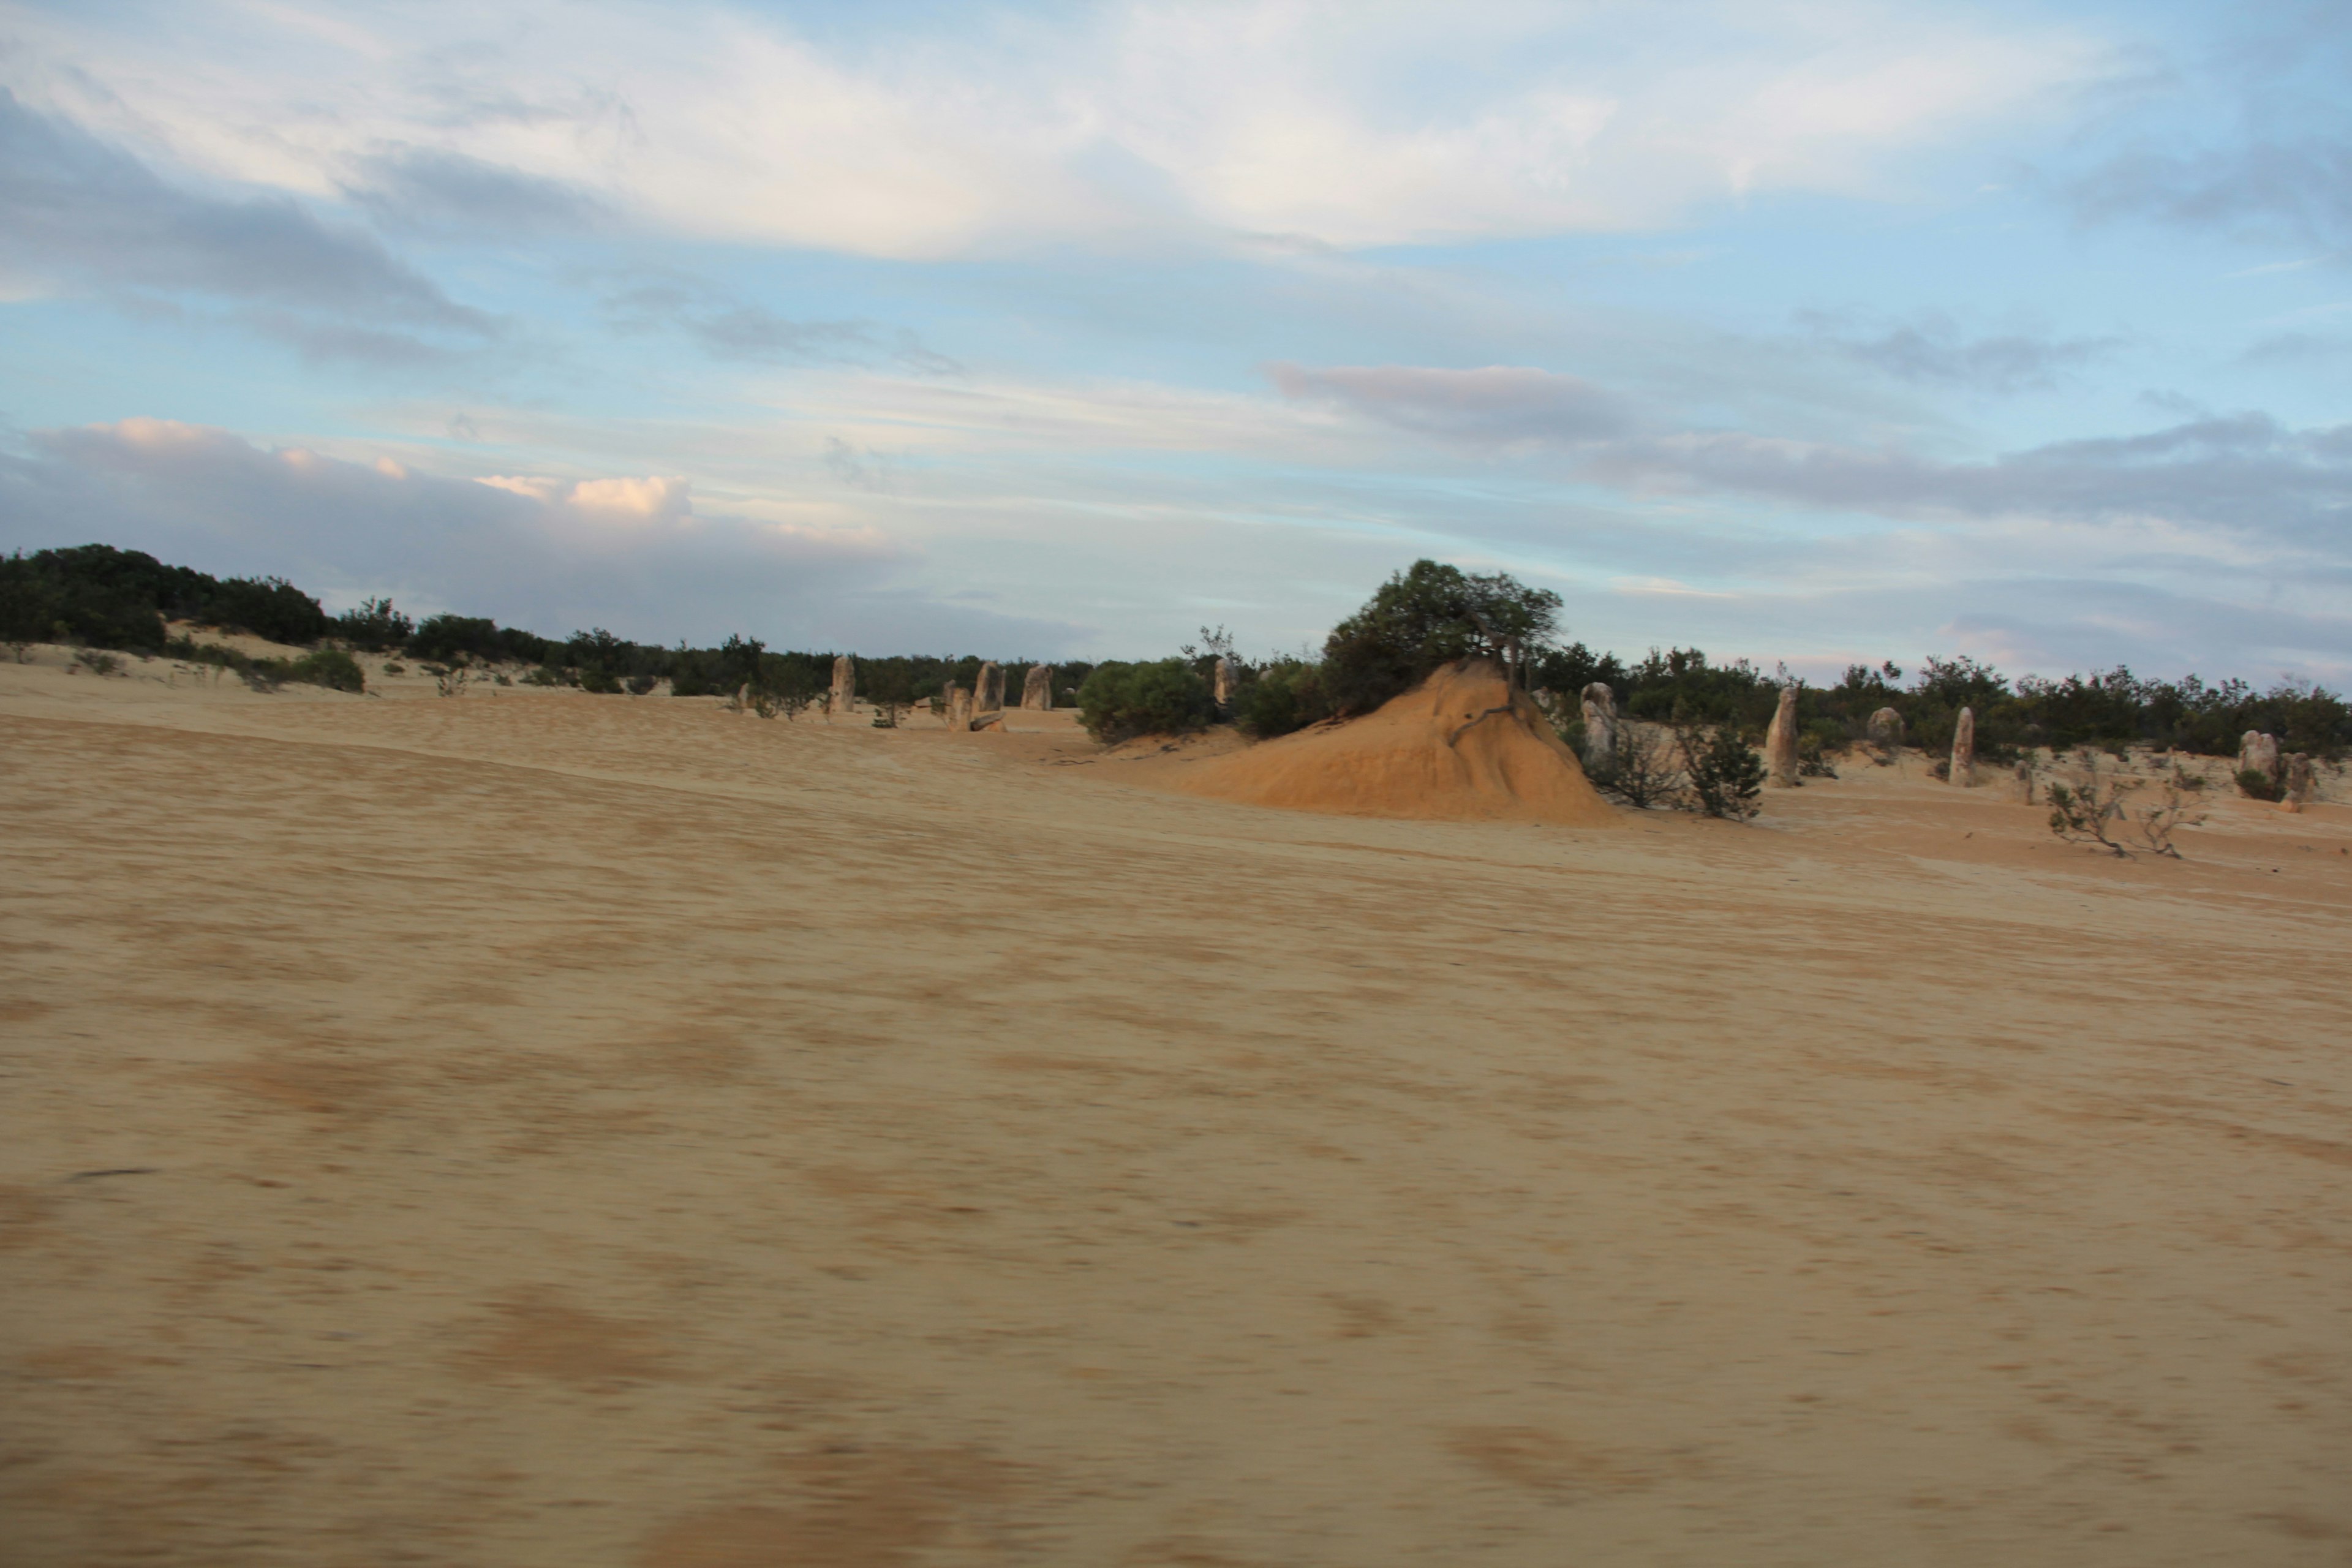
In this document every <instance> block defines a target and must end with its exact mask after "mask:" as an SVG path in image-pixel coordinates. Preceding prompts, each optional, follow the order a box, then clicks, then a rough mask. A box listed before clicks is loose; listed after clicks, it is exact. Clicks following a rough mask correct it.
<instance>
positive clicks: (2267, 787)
mask: <svg viewBox="0 0 2352 1568" xmlns="http://www.w3.org/2000/svg"><path fill="white" fill-rule="evenodd" d="M2238 793H2239V794H2240V795H2244V796H2245V797H2246V798H2247V799H2248V800H2284V799H2285V798H2286V786H2285V785H2284V784H2281V783H2280V782H2279V781H2278V780H2276V779H2274V778H2273V777H2271V775H2270V774H2268V773H2264V772H2263V770H2262V769H2260V768H2246V769H2244V770H2242V771H2241V772H2240V773H2239V774H2238Z"/></svg>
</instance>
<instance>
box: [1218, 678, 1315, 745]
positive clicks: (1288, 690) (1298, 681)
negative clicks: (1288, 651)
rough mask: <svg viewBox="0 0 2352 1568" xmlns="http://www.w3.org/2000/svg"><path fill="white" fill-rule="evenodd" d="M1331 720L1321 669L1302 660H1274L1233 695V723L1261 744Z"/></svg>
mask: <svg viewBox="0 0 2352 1568" xmlns="http://www.w3.org/2000/svg"><path fill="white" fill-rule="evenodd" d="M1329 717H1331V701H1330V699H1329V698H1328V696H1327V695H1326V694H1325V692H1324V689H1323V671H1322V668H1321V667H1320V666H1318V665H1313V664H1309V663H1308V662H1307V660H1305V659H1303V658H1286V659H1279V660H1276V662H1275V663H1272V664H1269V665H1267V666H1266V667H1265V668H1263V669H1261V670H1259V671H1257V673H1256V676H1255V679H1248V680H1244V682H1243V683H1242V684H1241V686H1240V687H1239V688H1238V689H1236V690H1235V691H1234V725H1235V726H1236V727H1237V728H1239V729H1240V730H1241V731H1242V733H1244V734H1245V735H1249V736H1252V737H1254V738H1255V739H1257V740H1260V741H1270V740H1272V739H1274V737H1276V735H1287V734H1289V733H1290V732H1291V731H1294V730H1304V729H1305V728H1307V725H1309V724H1316V723H1320V722H1321V721H1324V720H1326V719H1328V718H1329Z"/></svg>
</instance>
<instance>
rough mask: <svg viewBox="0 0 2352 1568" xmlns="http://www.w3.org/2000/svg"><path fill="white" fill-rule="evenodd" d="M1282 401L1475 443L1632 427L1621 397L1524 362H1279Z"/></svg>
mask: <svg viewBox="0 0 2352 1568" xmlns="http://www.w3.org/2000/svg"><path fill="white" fill-rule="evenodd" d="M1266 374H1267V376H1268V378H1269V379H1271V380H1272V381H1273V383H1274V384H1275V387H1276V390H1278V391H1279V392H1280V393H1281V394H1282V395H1284V396H1285V397H1288V398H1292V399H1297V400H1312V401H1319V402H1324V403H1328V404H1332V405H1338V406H1339V407H1343V408H1346V409H1349V410H1351V411H1353V412H1355V413H1358V414H1361V415H1364V416H1369V417H1370V418H1374V419H1378V420H1381V421H1382V422H1383V423H1386V424H1390V425H1395V426H1402V427H1403V428H1406V429H1409V430H1418V431H1425V432H1429V433H1432V434H1436V435H1443V436H1448V437H1457V438H1465V439H1472V440H1480V441H1497V442H1512V441H1528V440H1536V441H1570V442H1574V441H1590V440H1593V439H1596V438H1598V437H1604V436H1613V435H1617V434H1620V433H1622V432H1623V431H1625V430H1626V429H1628V428H1630V427H1631V426H1632V424H1633V415H1632V413H1631V411H1630V409H1629V408H1628V406H1627V405H1626V404H1625V402H1624V400H1623V399H1622V398H1620V397H1618V396H1616V395H1614V394H1612V393H1609V392H1605V391H1603V390H1602V389H1601V388H1600V387H1597V386H1595V385H1593V384H1591V382H1588V381H1583V380H1580V379H1579V378H1578V377H1576V376H1572V375H1562V374H1559V373H1557V372H1554V371H1548V370H1536V369H1531V368H1529V367H1527V366H1524V365H1486V366H1484V367H1481V368H1478V369H1474V370H1449V369H1443V368H1431V367H1426V366H1419V365H1397V364H1390V365H1331V366H1328V367H1325V368H1323V369H1319V370H1318V369H1309V368H1307V366H1305V365H1297V364H1289V363H1276V364H1272V365H1268V366H1267V367H1266Z"/></svg>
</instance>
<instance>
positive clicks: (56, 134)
mask: <svg viewBox="0 0 2352 1568" xmlns="http://www.w3.org/2000/svg"><path fill="white" fill-rule="evenodd" d="M0 271H5V272H6V273H8V274H10V275H13V276H14V277H15V278H16V279H19V280H20V283H21V284H24V285H28V286H30V287H32V288H34V289H37V290H40V291H46V292H51V293H60V294H95V295H98V296H100V297H105V298H115V299H124V298H129V299H131V300H139V301H144V302H147V303H149V304H152V303H154V302H156V301H170V300H197V301H202V302H205V303H206V304H209V305H214V306H227V307H230V308H231V309H232V310H233V312H234V314H235V317H236V319H238V320H242V321H247V322H248V323H249V324H251V325H253V326H255V327H257V328H258V329H259V330H261V331H265V332H267V333H269V334H270V335H273V336H278V337H281V338H285V339H288V340H289V341H292V342H296V343H297V345H298V346H300V347H303V348H304V349H305V350H306V352H312V353H317V354H320V355H321V356H326V357H356V358H362V359H373V360H378V361H393V360H401V359H408V360H421V359H425V358H431V357H436V356H438V355H441V354H445V353H447V352H448V348H447V345H448V343H449V342H452V341H456V342H467V343H473V344H478V343H480V342H485V341H487V340H488V339H490V338H492V337H494V336H495V335H496V334H497V332H498V331H499V327H498V323H497V321H495V320H494V319H493V318H492V317H491V316H489V315H488V314H486V313H485V312H483V311H480V310H473V309H471V308H469V307H467V306H464V305H461V304H459V303H457V301H456V300H452V299H450V298H449V296H448V295H447V294H446V293H445V292H443V291H442V289H440V288H439V286H438V285H436V284H435V283H434V282H433V281H432V280H431V279H428V278H426V277H425V275H424V274H423V273H421V272H418V271H416V270H415V268H411V267H409V266H407V265H406V264H404V263H403V262H402V261H400V260H399V259H398V258H395V257H394V255H393V254H392V253H391V252H390V251H388V250H386V249H385V248H384V247H383V244H382V243H381V242H379V241H377V240H376V239H375V238H373V237H372V236H370V235H368V234H366V233H364V232H362V231H360V230H356V229H350V228H341V227H335V226H330V225H328V224H325V223H322V222H321V221H320V220H319V219H318V218H316V217H314V216H311V215H310V213H309V212H308V211H306V210H305V209H304V208H303V207H301V206H300V205H298V204H297V203H295V202H294V201H293V200H291V199H290V198H288V197H285V196H279V195H267V196H234V195H211V194H205V193H203V192H199V191H195V190H193V189H189V188H185V187H184V186H181V185H175V184H168V183H166V182H165V181H164V180H163V179H162V178H160V177H159V176H157V175H156V174H154V173H153V172H152V170H150V169H148V168H147V167H146V166H145V165H144V164H143V163H140V162H139V161H138V160H137V159H134V158H132V157H131V156H130V155H129V154H127V153H123V152H121V150H119V149H117V148H114V147H111V146H109V145H107V144H106V143H104V142H100V141H99V140H98V139H97V138H95V137H93V136H91V135H89V133H87V132H83V131H81V130H80V129H79V128H78V127H76V126H74V125H72V124H70V123H68V122H66V121H60V120H57V119H54V118H52V117H49V116H46V115H42V114H38V113H36V112H34V111H33V110H29V109H27V108H26V107H25V105H24V104H22V103H21V102H19V101H18V100H17V99H16V96H15V95H14V94H13V93H10V92H9V91H8V90H7V89H5V88H0ZM419 331H422V332H425V333H426V334H430V335H429V336H427V337H423V338H420V337H419V336H417V335H416V334H417V333H418V332H419Z"/></svg>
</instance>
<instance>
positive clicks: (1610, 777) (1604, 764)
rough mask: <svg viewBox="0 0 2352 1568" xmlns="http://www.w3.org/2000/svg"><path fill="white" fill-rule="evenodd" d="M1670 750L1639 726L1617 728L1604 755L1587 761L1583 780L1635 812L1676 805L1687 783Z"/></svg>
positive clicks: (1631, 725) (1656, 737)
mask: <svg viewBox="0 0 2352 1568" xmlns="http://www.w3.org/2000/svg"><path fill="white" fill-rule="evenodd" d="M1679 749H1680V748H1670V747H1668V746H1667V745H1666V744H1665V743H1664V742H1662V741H1661V740H1660V739H1659V738H1658V736H1657V735H1656V734H1655V733H1654V732H1653V731H1650V730H1648V729H1647V728H1646V727H1644V726H1643V725H1639V724H1620V725H1618V726H1617V731H1616V733H1615V734H1614V735H1613V736H1612V738H1611V743H1610V748H1609V752H1608V754H1607V755H1605V756H1601V757H1594V758H1591V759H1589V760H1588V761H1587V763H1586V764H1585V769H1584V772H1585V776H1586V777H1587V778H1589V779H1591V781H1592V787H1593V788H1595V789H1597V790H1599V791H1600V792H1601V794H1602V795H1607V796H1608V797H1609V798H1610V799H1612V800H1613V801H1615V802H1617V803H1618V804H1619V805H1630V806H1632V807H1633V809H1634V810H1636V811H1647V810H1649V809H1650V808H1651V807H1652V806H1654V805H1678V804H1680V802H1681V801H1682V798H1683V792H1684V790H1685V788H1686V787H1687V786H1688V784H1689V783H1690V780H1689V777H1688V775H1687V773H1685V770H1684V768H1683V767H1681V766H1680V765H1678V758H1677V757H1676V755H1675V752H1676V751H1679Z"/></svg>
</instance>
